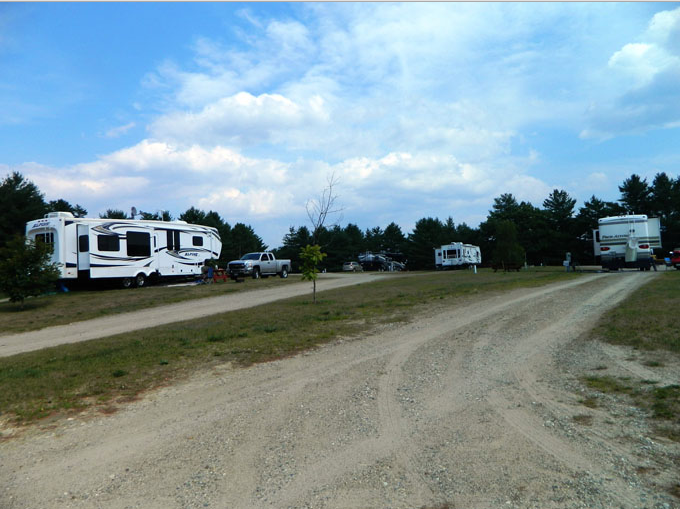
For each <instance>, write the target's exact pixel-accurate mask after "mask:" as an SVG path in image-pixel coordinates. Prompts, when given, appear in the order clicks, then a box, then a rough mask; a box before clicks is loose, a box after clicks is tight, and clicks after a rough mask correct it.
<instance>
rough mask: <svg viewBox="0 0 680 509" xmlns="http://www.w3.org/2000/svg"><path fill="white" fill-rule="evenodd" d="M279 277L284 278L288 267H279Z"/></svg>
mask: <svg viewBox="0 0 680 509" xmlns="http://www.w3.org/2000/svg"><path fill="white" fill-rule="evenodd" d="M280 276H281V279H286V278H287V277H288V267H283V268H282V269H281V274H280Z"/></svg>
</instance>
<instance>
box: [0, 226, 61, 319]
mask: <svg viewBox="0 0 680 509" xmlns="http://www.w3.org/2000/svg"><path fill="white" fill-rule="evenodd" d="M51 254H52V246H51V245H49V244H45V243H43V242H34V241H28V240H26V239H25V238H24V237H22V236H15V237H14V238H13V239H12V240H10V241H9V242H8V243H7V244H6V245H5V246H4V247H3V248H2V249H0V260H1V261H0V292H3V293H5V294H7V295H8V296H9V300H10V302H19V303H20V304H21V308H22V309H23V307H24V300H25V299H26V298H27V297H32V296H37V295H40V294H42V293H45V292H48V291H50V290H52V289H53V288H54V285H55V283H56V281H57V280H58V279H59V269H58V268H57V265H56V264H54V263H50V255H51Z"/></svg>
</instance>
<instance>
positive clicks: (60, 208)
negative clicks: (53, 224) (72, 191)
mask: <svg viewBox="0 0 680 509" xmlns="http://www.w3.org/2000/svg"><path fill="white" fill-rule="evenodd" d="M47 210H48V211H49V212H70V213H71V214H73V215H74V217H86V216H87V210H85V209H84V208H83V207H81V206H80V205H78V204H76V205H71V204H70V203H69V202H67V201H66V200H63V199H61V198H59V199H58V200H52V201H50V202H49V203H48V204H47Z"/></svg>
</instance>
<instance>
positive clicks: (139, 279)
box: [135, 272, 146, 288]
mask: <svg viewBox="0 0 680 509" xmlns="http://www.w3.org/2000/svg"><path fill="white" fill-rule="evenodd" d="M145 284H146V276H145V275H144V274H143V273H141V272H140V273H139V274H137V276H136V277H135V286H137V287H139V288H141V287H142V286H144V285H145Z"/></svg>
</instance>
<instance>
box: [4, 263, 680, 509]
mask: <svg viewBox="0 0 680 509" xmlns="http://www.w3.org/2000/svg"><path fill="white" fill-rule="evenodd" d="M655 276H656V275H655V274H654V273H641V272H637V273H620V274H598V275H586V276H583V277H580V278H578V279H575V280H573V281H569V282H562V283H557V284H553V285H550V286H547V287H542V288H537V289H524V290H518V291H513V292H511V293H506V294H503V295H494V296H491V297H486V298H485V299H484V300H477V301H475V300H470V301H468V302H466V303H465V304H464V305H460V306H458V307H456V308H448V309H446V308H441V309H436V310H431V312H430V313H428V315H427V316H422V317H419V318H418V319H416V320H414V321H413V322H411V323H409V324H407V325H404V324H398V325H396V324H395V325H386V326H384V328H383V329H381V330H379V331H376V332H375V333H373V334H371V335H370V336H367V337H364V338H361V339H354V340H349V339H346V340H340V341H337V342H334V343H333V344H330V345H327V346H324V347H322V348H319V349H317V350H314V351H311V352H308V353H305V354H302V355H299V356H297V357H294V358H290V359H285V360H281V361H276V362H271V363H267V364H262V365H257V366H253V367H251V368H248V369H237V368H232V367H231V366H229V365H224V366H221V367H219V368H216V369H213V370H210V371H208V372H204V373H201V374H198V375H196V376H195V377H193V378H192V379H190V380H188V381H186V382H183V383H181V384H178V385H174V386H171V387H167V388H164V389H161V390H158V391H155V392H153V393H151V394H149V395H147V396H146V397H144V398H143V399H142V400H140V401H137V402H134V403H131V404H129V405H128V406H126V407H125V408H123V409H122V410H120V411H119V412H118V413H116V414H113V415H109V416H88V415H83V416H79V417H75V418H73V419H69V420H68V421H62V422H59V423H56V424H54V425H52V426H49V427H43V428H40V429H33V430H30V431H28V432H26V433H24V434H22V435H21V436H19V437H17V438H13V439H9V440H6V441H4V442H0V489H1V490H2V492H1V493H0V507H1V508H2V509H15V508H30V509H36V508H41V509H51V508H65V507H77V508H107V509H118V508H120V509H123V508H144V509H153V508H158V509H169V508H204V507H214V508H405V509H416V508H418V509H419V508H422V507H428V508H435V507H451V508H453V507H456V508H496V507H503V508H512V507H522V508H542V509H544V508H572V507H573V508H576V507H579V508H581V507H589V508H611V507H617V508H626V509H627V508H638V507H639V508H642V507H649V508H657V509H668V508H671V507H678V499H676V498H673V496H671V495H670V494H669V493H668V492H667V491H666V489H667V488H668V487H669V486H671V485H672V483H673V482H677V478H678V476H677V474H678V470H677V465H678V458H680V451H678V448H677V444H674V443H672V442H664V441H662V440H661V439H657V438H656V437H653V436H652V435H651V434H650V431H649V429H648V427H647V424H646V421H645V419H644V416H643V415H641V414H640V413H639V412H636V411H635V410H634V409H632V408H627V407H625V406H620V405H619V406H616V405H614V404H613V403H612V405H614V406H608V407H606V406H605V405H604V404H603V405H602V406H601V407H598V408H595V409H592V408H586V407H585V406H583V405H582V404H581V403H580V402H579V401H580V399H581V398H583V393H581V392H580V391H581V390H582V389H580V385H579V382H578V377H579V376H581V375H582V374H583V373H587V372H589V370H593V369H595V368H596V367H597V366H600V367H601V365H602V364H603V363H604V364H606V365H607V366H608V367H609V368H608V369H609V370H610V371H609V372H610V374H611V373H613V372H616V371H617V370H623V371H624V372H627V371H626V370H630V366H628V365H627V364H626V363H628V364H630V365H632V364H633V363H632V361H631V359H630V355H629V353H626V352H625V351H624V350H621V349H616V348H613V347H610V346H607V345H600V344H598V343H594V342H586V341H584V340H583V339H582V338H581V336H582V334H583V333H584V332H585V331H587V330H588V328H589V327H590V326H591V325H592V324H593V322H594V320H595V319H596V318H597V317H598V316H599V315H600V314H601V313H602V312H603V311H605V310H606V309H608V308H610V307H612V306H614V305H616V303H617V302H618V301H619V300H620V299H622V298H623V297H625V296H626V295H628V294H629V293H630V292H632V291H634V290H635V289H636V288H637V287H638V286H639V285H640V284H642V283H643V282H645V281H648V280H649V278H651V277H655ZM650 369H651V368H646V367H644V366H643V365H642V364H640V365H636V366H635V370H637V374H638V375H643V376H648V377H650V378H657V379H658V377H659V376H660V375H659V373H660V372H658V371H654V372H651V371H650V372H647V371H649V370H650ZM665 369H666V371H663V372H662V373H661V376H665V377H668V378H669V379H673V378H674V379H675V380H677V378H678V370H677V366H669V367H667V368H665ZM645 370H647V371H645ZM575 416H586V417H588V419H586V418H584V417H581V418H580V419H577V420H575V419H574V417H575ZM579 422H581V423H582V424H579ZM445 504H448V505H445Z"/></svg>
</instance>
